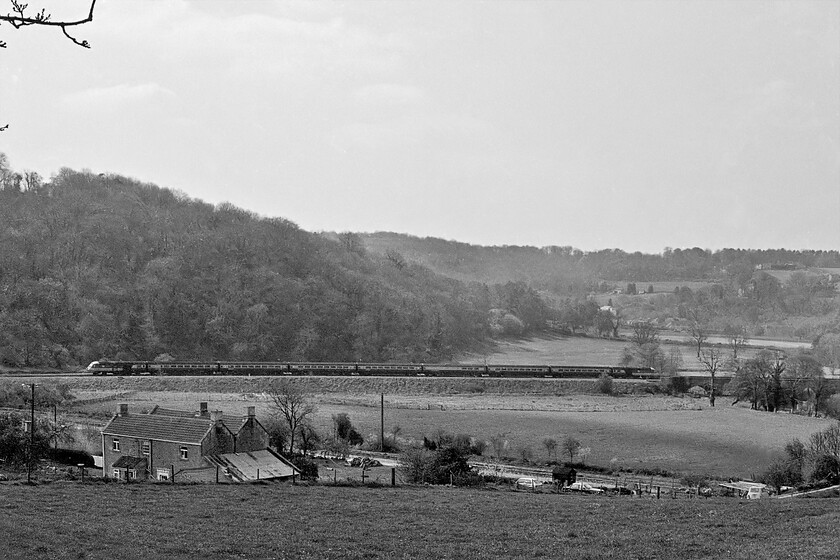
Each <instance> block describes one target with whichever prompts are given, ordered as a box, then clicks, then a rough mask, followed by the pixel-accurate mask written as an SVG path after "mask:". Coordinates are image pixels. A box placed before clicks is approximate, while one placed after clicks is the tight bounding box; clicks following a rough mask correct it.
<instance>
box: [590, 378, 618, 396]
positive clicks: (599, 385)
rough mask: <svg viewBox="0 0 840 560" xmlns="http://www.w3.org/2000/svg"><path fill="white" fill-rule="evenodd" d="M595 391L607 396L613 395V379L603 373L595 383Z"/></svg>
mask: <svg viewBox="0 0 840 560" xmlns="http://www.w3.org/2000/svg"><path fill="white" fill-rule="evenodd" d="M595 390H596V391H598V392H599V393H603V394H605V395H612V394H613V391H614V390H615V387H614V384H613V378H612V377H610V376H609V375H607V374H606V373H602V374H601V376H600V377H598V380H597V381H595Z"/></svg>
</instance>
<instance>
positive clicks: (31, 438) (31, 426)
mask: <svg viewBox="0 0 840 560" xmlns="http://www.w3.org/2000/svg"><path fill="white" fill-rule="evenodd" d="M31 386H32V397H31V398H30V400H29V404H30V411H31V416H30V420H29V453H28V455H29V456H28V457H27V459H28V460H27V461H26V483H27V484H32V450H33V448H34V447H35V384H34V383H32V384H31Z"/></svg>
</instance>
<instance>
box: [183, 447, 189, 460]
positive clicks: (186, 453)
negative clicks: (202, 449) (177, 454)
mask: <svg viewBox="0 0 840 560" xmlns="http://www.w3.org/2000/svg"><path fill="white" fill-rule="evenodd" d="M189 453H190V450H189V448H187V447H182V448H181V459H182V460H184V461H186V460H187V459H188V458H189Z"/></svg>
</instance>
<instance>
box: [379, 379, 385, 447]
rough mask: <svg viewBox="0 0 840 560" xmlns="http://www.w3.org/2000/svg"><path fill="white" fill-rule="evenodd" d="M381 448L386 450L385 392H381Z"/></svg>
mask: <svg viewBox="0 0 840 560" xmlns="http://www.w3.org/2000/svg"><path fill="white" fill-rule="evenodd" d="M379 450H380V451H385V393H380V394H379Z"/></svg>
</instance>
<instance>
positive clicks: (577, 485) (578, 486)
mask: <svg viewBox="0 0 840 560" xmlns="http://www.w3.org/2000/svg"><path fill="white" fill-rule="evenodd" d="M569 490H571V491H572V492H585V493H587V494H603V493H604V490H603V489H601V488H595V487H594V486H592V485H591V484H589V483H588V482H582V481H578V482H573V483H572V484H570V485H569Z"/></svg>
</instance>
